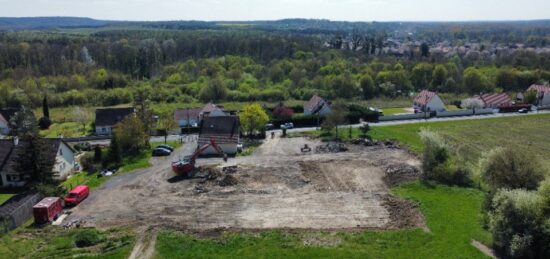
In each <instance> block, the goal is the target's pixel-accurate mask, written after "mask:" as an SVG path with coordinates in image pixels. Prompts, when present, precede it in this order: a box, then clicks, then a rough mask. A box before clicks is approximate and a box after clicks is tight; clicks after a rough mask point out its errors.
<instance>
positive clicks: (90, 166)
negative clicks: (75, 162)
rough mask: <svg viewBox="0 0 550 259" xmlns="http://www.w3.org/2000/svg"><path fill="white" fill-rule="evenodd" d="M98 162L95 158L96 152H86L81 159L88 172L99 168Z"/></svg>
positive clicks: (83, 167)
mask: <svg viewBox="0 0 550 259" xmlns="http://www.w3.org/2000/svg"><path fill="white" fill-rule="evenodd" d="M100 161H101V160H100ZM96 163H97V161H96V159H95V156H94V154H91V153H88V154H85V155H84V156H82V158H81V159H80V164H81V165H82V169H84V171H87V172H95V171H96V169H97V165H96Z"/></svg>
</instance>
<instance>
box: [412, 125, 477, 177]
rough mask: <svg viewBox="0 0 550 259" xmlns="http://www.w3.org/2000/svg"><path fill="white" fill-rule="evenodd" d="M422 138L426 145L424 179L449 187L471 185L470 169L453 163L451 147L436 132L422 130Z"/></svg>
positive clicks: (461, 163)
mask: <svg viewBox="0 0 550 259" xmlns="http://www.w3.org/2000/svg"><path fill="white" fill-rule="evenodd" d="M420 138H421V139H422V142H423V143H424V153H423V158H422V171H423V174H422V176H423V177H422V178H423V180H424V181H436V182H439V183H443V184H448V185H458V186H468V185H471V183H472V181H471V178H470V176H471V172H470V169H469V168H468V167H466V166H464V163H463V162H461V161H453V160H452V158H451V155H450V151H449V147H448V146H447V144H446V143H445V141H444V140H443V138H442V137H441V136H440V135H439V134H437V133H434V132H431V131H428V130H422V131H421V132H420Z"/></svg>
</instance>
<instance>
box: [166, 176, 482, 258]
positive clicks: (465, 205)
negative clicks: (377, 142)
mask: <svg viewBox="0 0 550 259" xmlns="http://www.w3.org/2000/svg"><path fill="white" fill-rule="evenodd" d="M393 192H394V193H395V194H397V195H399V196H401V197H404V198H407V199H412V200H415V201H418V202H419V204H420V208H421V210H422V212H423V213H424V215H425V217H426V219H427V223H428V227H429V229H430V232H425V231H423V230H421V229H411V230H399V231H367V232H361V233H330V232H313V233H301V234H290V233H285V232H278V231H274V232H263V233H260V234H250V233H244V234H235V233H234V234H227V235H225V236H224V237H223V238H221V239H215V240H211V239H200V238H195V237H192V236H190V235H188V234H183V233H179V232H175V231H164V232H161V233H160V234H159V237H158V240H157V247H156V248H157V255H158V257H159V258H227V257H230V258H411V257H413V258H485V256H484V255H483V254H482V253H481V252H479V251H478V250H476V249H475V248H474V247H472V246H471V245H470V243H471V240H473V239H474V240H478V241H480V242H483V243H485V244H490V243H491V241H490V235H489V233H487V232H486V231H484V230H483V229H482V227H481V225H480V223H479V220H478V214H479V211H480V208H481V204H482V201H483V198H484V197H483V193H482V192H480V191H478V190H475V189H464V188H454V187H444V186H436V187H426V186H424V185H422V184H420V183H411V184H406V185H404V186H402V187H398V188H395V189H393ZM312 237H313V239H314V240H319V241H320V243H326V244H329V245H306V244H305V243H304V239H311V238H312Z"/></svg>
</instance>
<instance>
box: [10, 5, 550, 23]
mask: <svg viewBox="0 0 550 259" xmlns="http://www.w3.org/2000/svg"><path fill="white" fill-rule="evenodd" d="M549 10H550V0H277V1H275V0H225V1H224V0H0V16H3V17H28V16H78V17H90V18H96V19H107V20H132V21H166V20H206V21H248V20H277V19H284V18H315V19H329V20H337V21H471V20H476V21H480V20H483V21H485V20H534V19H549V18H550V12H549Z"/></svg>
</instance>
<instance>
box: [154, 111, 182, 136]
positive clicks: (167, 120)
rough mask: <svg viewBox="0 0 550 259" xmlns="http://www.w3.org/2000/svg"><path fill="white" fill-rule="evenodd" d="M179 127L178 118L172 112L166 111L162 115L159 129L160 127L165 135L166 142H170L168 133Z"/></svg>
mask: <svg viewBox="0 0 550 259" xmlns="http://www.w3.org/2000/svg"><path fill="white" fill-rule="evenodd" d="M177 127H178V124H177V123H176V120H175V119H174V116H173V114H172V113H171V112H165V113H163V114H161V115H160V119H159V123H158V129H160V130H161V131H162V133H163V135H164V143H165V144H166V143H167V142H168V134H170V130H173V129H175V128H177Z"/></svg>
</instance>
